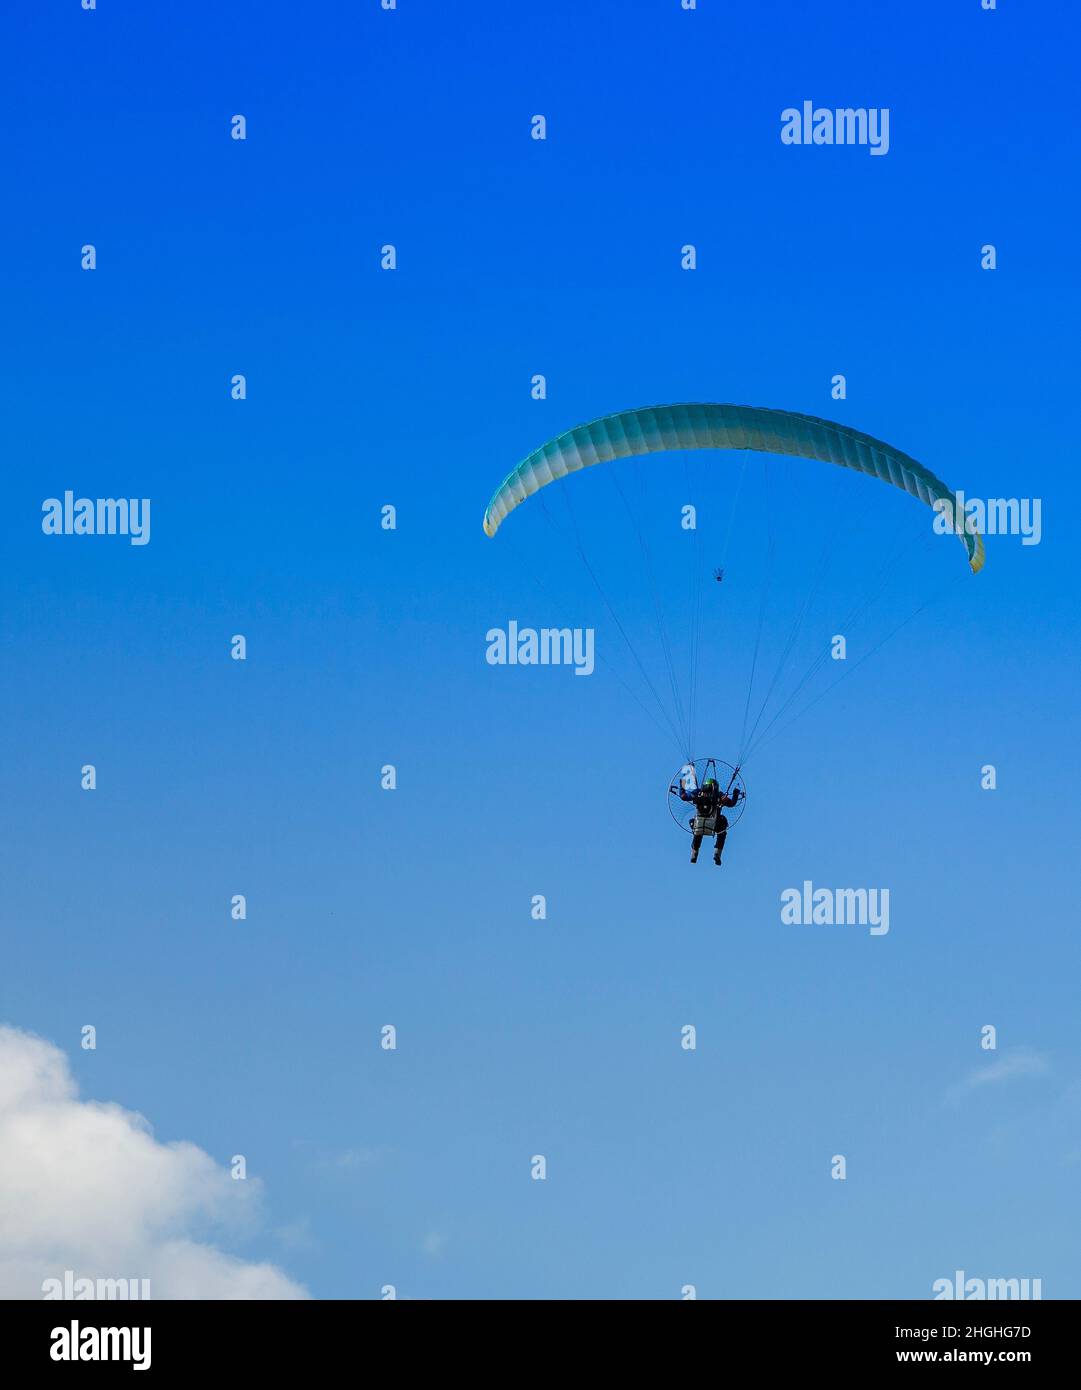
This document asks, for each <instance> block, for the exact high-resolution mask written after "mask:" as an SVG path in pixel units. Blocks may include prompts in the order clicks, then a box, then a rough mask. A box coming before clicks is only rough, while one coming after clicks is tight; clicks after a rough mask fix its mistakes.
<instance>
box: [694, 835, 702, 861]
mask: <svg viewBox="0 0 1081 1390" xmlns="http://www.w3.org/2000/svg"><path fill="white" fill-rule="evenodd" d="M701 847H702V837H701V835H696V836H695V837H694V839H693V840H692V841H691V863H692V864H697V863H698V851H699V850H700V849H701Z"/></svg>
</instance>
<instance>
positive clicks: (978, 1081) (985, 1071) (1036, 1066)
mask: <svg viewBox="0 0 1081 1390" xmlns="http://www.w3.org/2000/svg"><path fill="white" fill-rule="evenodd" d="M991 1055H992V1056H995V1054H991ZM1047 1066H1048V1063H1047V1058H1046V1057H1045V1056H1044V1055H1043V1053H1042V1052H1037V1051H1036V1050H1035V1049H1034V1048H1031V1047H1016V1048H1014V1049H1013V1050H1012V1051H1010V1052H1004V1053H1003V1054H1002V1056H1001V1057H999V1056H995V1060H994V1061H993V1062H987V1063H985V1064H984V1065H983V1066H981V1067H976V1068H974V1069H973V1070H972V1071H970V1072H969V1074H968V1075H967V1076H966V1077H965V1079H964V1080H963V1081H962V1082H960V1083H959V1084H957V1085H956V1086H951V1088H950V1090H949V1091H948V1092H947V1095H948V1096H949V1098H950V1099H952V1100H957V1099H959V1098H960V1097H961V1096H962V1095H964V1094H965V1092H967V1091H973V1090H977V1089H978V1088H979V1087H981V1086H995V1085H998V1084H1000V1083H1001V1082H1003V1081H1015V1080H1017V1079H1018V1078H1019V1077H1022V1076H1043V1074H1044V1073H1045V1072H1046V1071H1047Z"/></svg>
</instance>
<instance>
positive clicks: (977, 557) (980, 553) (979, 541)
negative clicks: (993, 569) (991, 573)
mask: <svg viewBox="0 0 1081 1390" xmlns="http://www.w3.org/2000/svg"><path fill="white" fill-rule="evenodd" d="M975 536H976V549H975V552H974V554H973V556H972V559H971V560H969V562H968V563H969V568H970V569H971V570H972V573H973V574H979V572H980V570H982V569H983V567H984V565H985V563H986V561H987V552H986V550H985V549H984V546H983V537H982V536H981V535H980V533H979V532H978V531H977V532H976V533H975Z"/></svg>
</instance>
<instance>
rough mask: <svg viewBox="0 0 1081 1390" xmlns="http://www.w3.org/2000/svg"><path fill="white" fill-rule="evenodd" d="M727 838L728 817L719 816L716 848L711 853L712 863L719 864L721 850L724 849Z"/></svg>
mask: <svg viewBox="0 0 1081 1390" xmlns="http://www.w3.org/2000/svg"><path fill="white" fill-rule="evenodd" d="M727 838H728V817H727V816H719V817H718V818H717V848H716V849H715V850H714V851H713V862H714V864H719V863H720V862H721V850H723V849H724V842H725V840H726V839H727Z"/></svg>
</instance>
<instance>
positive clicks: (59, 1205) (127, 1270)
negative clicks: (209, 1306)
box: [0, 1026, 308, 1299]
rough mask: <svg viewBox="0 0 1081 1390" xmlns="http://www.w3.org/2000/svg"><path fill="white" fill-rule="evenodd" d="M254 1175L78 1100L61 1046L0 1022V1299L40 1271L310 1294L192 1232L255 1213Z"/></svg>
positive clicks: (127, 1116) (25, 1286)
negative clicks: (235, 1173) (238, 1178)
mask: <svg viewBox="0 0 1081 1390" xmlns="http://www.w3.org/2000/svg"><path fill="white" fill-rule="evenodd" d="M258 1201H259V1183H258V1181H257V1180H253V1179H249V1180H247V1181H246V1182H235V1181H233V1179H232V1178H231V1177H230V1176H229V1172H228V1169H226V1168H224V1167H222V1166H221V1165H220V1164H217V1163H215V1162H214V1160H213V1159H212V1158H211V1157H210V1156H209V1154H207V1153H204V1152H203V1150H202V1149H199V1148H197V1147H196V1146H195V1145H194V1144H189V1143H184V1142H178V1143H168V1144H163V1143H160V1142H159V1141H158V1140H156V1139H155V1138H154V1136H153V1133H152V1132H151V1129H150V1126H149V1124H148V1123H147V1121H146V1120H145V1119H144V1118H143V1117H142V1116H141V1115H139V1114H137V1113H135V1112H134V1111H131V1110H125V1109H124V1108H123V1107H122V1106H120V1105H115V1104H111V1103H101V1102H98V1101H88V1100H80V1099H79V1097H78V1092H77V1088H76V1085H75V1081H74V1078H73V1077H72V1075H71V1069H70V1067H69V1066H68V1061H67V1058H66V1057H65V1055H64V1054H63V1052H61V1051H60V1049H59V1048H57V1047H55V1046H53V1044H51V1043H49V1042H46V1041H45V1040H44V1039H43V1038H38V1037H34V1036H32V1035H31V1034H29V1033H23V1032H20V1031H18V1030H17V1029H14V1028H7V1027H3V1026H0V1298H40V1297H41V1296H42V1282H43V1281H44V1280H45V1279H49V1278H60V1279H62V1278H63V1276H64V1271H65V1270H73V1271H74V1274H75V1277H76V1278H89V1279H96V1278H101V1279H119V1278H128V1279H149V1280H150V1295H151V1298H155V1299H162V1298H215V1299H221V1298H306V1297H308V1294H307V1291H306V1290H305V1289H304V1288H303V1287H302V1286H301V1285H299V1284H296V1283H294V1282H293V1280H291V1279H290V1278H288V1276H287V1275H286V1274H284V1273H283V1272H282V1271H281V1270H280V1269H278V1268H277V1267H276V1266H275V1265H272V1264H255V1263H252V1262H250V1261H246V1260H241V1259H236V1258H234V1257H233V1256H231V1255H228V1254H226V1253H225V1252H223V1251H222V1250H219V1249H217V1248H216V1247H215V1246H214V1245H211V1244H208V1243H206V1242H205V1241H202V1240H200V1239H198V1238H197V1237H198V1234H199V1232H200V1231H201V1230H202V1229H204V1228H205V1227H207V1226H208V1225H210V1224H215V1225H222V1226H226V1227H228V1226H232V1227H233V1228H234V1229H237V1228H239V1227H240V1226H242V1225H243V1224H244V1223H245V1221H250V1220H251V1219H253V1217H254V1214H255V1213H254V1208H255V1207H256V1206H257V1205H258Z"/></svg>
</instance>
